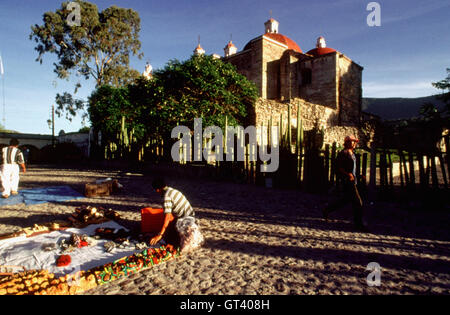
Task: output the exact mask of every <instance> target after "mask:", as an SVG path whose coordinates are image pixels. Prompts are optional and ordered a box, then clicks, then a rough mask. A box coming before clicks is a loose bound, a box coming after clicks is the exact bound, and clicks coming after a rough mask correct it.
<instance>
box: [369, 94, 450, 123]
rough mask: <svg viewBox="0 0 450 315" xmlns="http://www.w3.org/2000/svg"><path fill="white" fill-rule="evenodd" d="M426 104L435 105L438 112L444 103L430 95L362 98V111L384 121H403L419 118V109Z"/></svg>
mask: <svg viewBox="0 0 450 315" xmlns="http://www.w3.org/2000/svg"><path fill="white" fill-rule="evenodd" d="M426 103H432V104H435V105H436V106H437V108H438V109H439V110H441V109H443V107H444V103H443V102H442V101H440V100H438V99H437V98H436V95H432V96H426V97H417V98H401V97H391V98H363V100H362V110H363V111H364V112H368V113H371V114H375V115H378V116H380V117H381V119H384V120H392V119H403V118H412V117H417V116H419V110H420V107H421V106H422V105H423V104H426Z"/></svg>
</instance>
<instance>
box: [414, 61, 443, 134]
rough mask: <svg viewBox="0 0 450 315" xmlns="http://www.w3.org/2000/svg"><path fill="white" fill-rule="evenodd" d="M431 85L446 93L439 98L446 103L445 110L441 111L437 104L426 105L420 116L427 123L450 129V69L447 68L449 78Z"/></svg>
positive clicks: (422, 108) (423, 106) (421, 109)
mask: <svg viewBox="0 0 450 315" xmlns="http://www.w3.org/2000/svg"><path fill="white" fill-rule="evenodd" d="M431 84H432V85H433V86H434V87H435V88H437V89H439V90H443V91H444V92H443V93H442V94H440V95H438V96H437V97H438V98H439V99H441V100H442V101H443V102H444V103H445V108H444V109H443V110H441V111H439V110H438V109H437V107H436V105H435V104H432V103H426V104H424V105H422V107H421V108H420V116H421V117H422V118H423V119H425V120H426V121H432V122H434V123H440V124H444V125H447V127H448V126H449V124H450V68H447V78H445V79H443V80H441V81H439V82H433V83H431Z"/></svg>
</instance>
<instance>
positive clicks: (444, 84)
mask: <svg viewBox="0 0 450 315" xmlns="http://www.w3.org/2000/svg"><path fill="white" fill-rule="evenodd" d="M432 84H433V86H434V87H435V88H437V89H439V90H443V91H446V92H443V93H442V94H441V95H439V98H440V99H442V100H443V101H444V103H445V105H446V112H447V114H450V68H447V77H446V78H445V79H444V80H441V81H439V82H433V83H432Z"/></svg>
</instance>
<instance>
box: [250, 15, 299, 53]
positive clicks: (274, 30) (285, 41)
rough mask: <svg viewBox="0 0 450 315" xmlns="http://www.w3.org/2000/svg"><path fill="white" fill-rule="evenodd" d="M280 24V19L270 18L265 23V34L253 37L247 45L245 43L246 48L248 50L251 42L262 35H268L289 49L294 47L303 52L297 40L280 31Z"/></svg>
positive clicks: (295, 49) (267, 36)
mask: <svg viewBox="0 0 450 315" xmlns="http://www.w3.org/2000/svg"><path fill="white" fill-rule="evenodd" d="M278 26H279V23H278V21H276V20H274V19H272V18H270V19H269V20H268V21H266V22H265V23H264V27H265V34H264V35H263V36H260V37H257V38H255V39H252V40H251V41H250V42H248V43H247V45H245V47H244V50H247V49H249V48H250V43H251V42H253V41H254V40H256V39H259V38H261V37H266V38H268V39H270V40H274V41H276V42H278V43H280V44H282V45H285V46H287V49H292V50H294V51H296V52H299V53H302V49H301V48H300V46H299V45H297V43H296V42H294V41H293V40H292V39H290V38H289V37H287V36H285V35H283V34H280V33H278Z"/></svg>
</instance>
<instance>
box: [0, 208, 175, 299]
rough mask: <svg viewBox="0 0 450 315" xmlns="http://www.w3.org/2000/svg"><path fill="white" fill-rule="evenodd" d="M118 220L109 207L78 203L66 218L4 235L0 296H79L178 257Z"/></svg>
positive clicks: (0, 246) (0, 247)
mask: <svg viewBox="0 0 450 315" xmlns="http://www.w3.org/2000/svg"><path fill="white" fill-rule="evenodd" d="M118 218H119V216H118V214H117V213H116V212H114V211H112V210H105V209H102V208H94V207H81V208H77V209H76V212H75V213H74V214H73V215H72V216H71V217H70V218H69V219H70V221H69V222H58V223H51V224H45V225H35V226H34V227H33V228H27V229H24V230H23V231H20V232H17V233H14V234H11V235H9V236H3V237H2V238H0V266H4V267H5V268H4V269H5V270H6V271H7V272H5V273H4V274H3V276H2V274H0V295H5V294H13V295H18V294H20V295H23V294H51V295H56V294H64V295H66V294H78V293H82V292H83V291H86V290H89V289H91V288H93V287H95V286H97V285H102V284H104V283H108V282H110V281H113V280H116V279H119V278H122V277H126V276H128V275H130V274H133V273H135V272H138V271H140V270H143V269H146V268H149V267H152V266H154V265H156V264H159V263H161V262H165V261H167V260H170V259H172V258H174V257H177V256H178V255H179V252H180V251H179V249H178V248H177V249H175V248H174V247H173V246H171V245H166V244H164V242H161V243H162V244H163V245H160V246H158V247H153V248H149V247H150V245H148V244H149V243H148V240H146V239H145V237H144V236H143V235H140V234H139V233H138V234H137V235H136V234H133V232H130V231H128V230H127V229H126V228H124V227H123V226H121V225H119V224H118V223H117V222H115V221H112V220H113V219H114V220H117V219H118ZM8 266H9V267H8ZM8 268H9V269H8ZM1 270H2V269H1V267H0V271H1ZM8 271H9V272H8Z"/></svg>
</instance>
